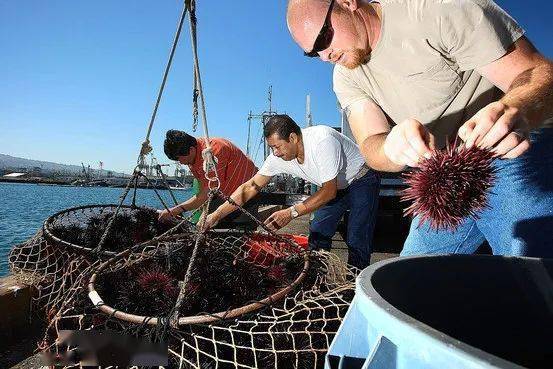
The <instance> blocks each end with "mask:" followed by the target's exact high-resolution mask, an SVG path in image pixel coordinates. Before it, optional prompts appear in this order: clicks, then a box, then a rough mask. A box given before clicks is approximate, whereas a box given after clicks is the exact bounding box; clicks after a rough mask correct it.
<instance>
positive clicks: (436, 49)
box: [334, 0, 524, 147]
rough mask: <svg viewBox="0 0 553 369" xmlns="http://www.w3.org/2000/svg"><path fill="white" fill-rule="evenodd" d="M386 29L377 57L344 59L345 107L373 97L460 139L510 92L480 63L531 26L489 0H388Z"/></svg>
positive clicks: (341, 91) (338, 85) (442, 136)
mask: <svg viewBox="0 0 553 369" xmlns="http://www.w3.org/2000/svg"><path fill="white" fill-rule="evenodd" d="M380 4H381V5H382V28H381V35H380V40H379V41H378V44H377V45H376V47H375V49H374V50H373V52H372V54H371V57H370V60H369V61H368V62H367V63H365V64H364V65H362V66H359V67H357V68H356V69H354V70H349V69H347V68H345V67H343V66H339V65H336V66H335V68H334V91H335V93H336V95H337V96H338V99H339V101H340V105H341V106H342V108H347V107H348V106H349V105H351V104H353V103H355V102H357V101H362V100H372V101H373V102H374V103H376V104H377V105H378V106H380V107H381V108H382V110H383V111H384V112H385V113H386V114H387V115H388V117H389V119H391V122H390V123H391V124H397V123H400V122H401V121H403V120H405V119H407V118H415V119H417V120H419V121H420V122H421V123H423V124H425V125H427V127H428V128H429V129H430V131H431V132H432V133H433V134H434V135H436V139H437V146H438V147H442V146H443V145H444V144H445V142H446V139H447V138H448V137H449V138H453V137H454V136H455V135H456V134H457V130H458V128H459V127H460V126H461V125H462V124H463V123H464V122H465V121H466V120H468V119H469V118H470V117H472V116H473V115H474V114H475V113H476V112H477V111H478V110H480V109H481V108H483V107H484V106H486V105H487V104H489V103H491V102H493V101H497V100H498V99H500V98H501V96H502V92H501V91H500V90H499V89H497V88H496V87H495V86H494V85H493V84H492V83H491V82H489V81H488V80H486V79H485V78H483V77H482V76H481V75H480V74H478V72H477V71H476V70H475V69H476V68H478V67H481V66H485V65H487V64H489V63H491V62H493V61H495V60H497V59H499V58H501V57H502V56H503V55H505V54H506V52H507V50H508V48H509V47H510V46H511V45H512V44H513V43H514V42H515V41H516V40H517V39H518V38H520V37H521V36H522V35H523V34H524V30H523V29H522V28H520V27H519V26H518V24H517V23H516V22H515V21H514V20H513V19H512V18H511V17H510V16H509V15H508V14H507V13H506V12H505V11H503V10H502V9H501V8H500V7H499V6H497V5H496V4H495V3H494V2H492V1H489V0H381V1H380Z"/></svg>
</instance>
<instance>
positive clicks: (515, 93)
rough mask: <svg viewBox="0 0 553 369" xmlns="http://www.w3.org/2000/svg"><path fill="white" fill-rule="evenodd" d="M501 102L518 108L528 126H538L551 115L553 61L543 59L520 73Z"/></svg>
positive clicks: (552, 103)
mask: <svg viewBox="0 0 553 369" xmlns="http://www.w3.org/2000/svg"><path fill="white" fill-rule="evenodd" d="M501 102H502V103H504V104H505V105H507V106H509V107H512V108H516V109H519V110H520V112H521V113H522V114H523V116H524V117H525V118H526V119H527V121H528V125H529V126H530V128H532V129H533V128H539V127H540V125H541V124H542V123H543V122H544V121H545V120H547V119H550V118H552V117H553V63H551V62H549V61H544V62H543V63H541V64H539V65H538V66H536V67H534V68H531V69H528V70H526V71H524V72H522V73H520V74H519V75H518V76H517V77H516V78H515V80H514V81H513V83H511V86H510V87H509V90H508V91H507V93H506V94H505V96H503V98H502V99H501Z"/></svg>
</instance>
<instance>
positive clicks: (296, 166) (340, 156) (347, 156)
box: [258, 126, 365, 190]
mask: <svg viewBox="0 0 553 369" xmlns="http://www.w3.org/2000/svg"><path fill="white" fill-rule="evenodd" d="M301 132H302V139H303V148H304V152H305V153H304V154H305V155H304V162H303V164H300V163H298V160H297V159H293V160H290V161H285V160H283V159H281V158H278V157H276V156H274V155H273V154H271V155H269V156H268V157H267V159H266V160H265V162H264V163H263V165H262V166H261V169H260V170H259V172H258V173H259V174H261V175H263V176H267V177H272V176H275V175H277V174H291V175H293V176H295V177H300V178H303V179H304V180H306V181H308V182H311V183H314V184H316V185H317V186H322V184H323V183H325V182H328V181H331V180H333V179H334V178H337V179H338V189H340V190H341V189H344V188H346V187H348V186H349V184H350V183H351V182H352V181H353V180H354V179H355V176H356V175H357V173H359V170H360V169H361V167H362V166H363V165H364V164H365V160H364V159H363V157H362V156H361V153H360V152H359V147H358V146H357V145H356V144H355V143H354V142H353V141H352V140H350V139H349V138H347V137H346V136H344V135H343V134H341V133H339V132H337V131H336V130H334V129H333V128H331V127H328V126H313V127H309V128H304V129H302V130H301Z"/></svg>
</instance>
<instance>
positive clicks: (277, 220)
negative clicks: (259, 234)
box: [265, 208, 292, 231]
mask: <svg viewBox="0 0 553 369" xmlns="http://www.w3.org/2000/svg"><path fill="white" fill-rule="evenodd" d="M291 220H292V214H291V213H290V209H289V208H288V209H283V210H279V211H275V212H274V213H273V214H271V216H270V217H268V218H267V220H265V225H266V226H267V228H269V229H270V230H271V231H276V230H278V229H280V228H282V227H284V226H285V225H286V224H288V223H290V221H291Z"/></svg>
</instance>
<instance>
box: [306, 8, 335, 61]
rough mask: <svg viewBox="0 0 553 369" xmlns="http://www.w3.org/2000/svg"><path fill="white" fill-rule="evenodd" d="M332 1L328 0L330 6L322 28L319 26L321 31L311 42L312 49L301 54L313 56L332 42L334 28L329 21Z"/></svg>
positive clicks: (317, 54)
mask: <svg viewBox="0 0 553 369" xmlns="http://www.w3.org/2000/svg"><path fill="white" fill-rule="evenodd" d="M334 1H335V0H332V1H331V2H330V6H329V7H328V12H327V13H326V17H325V22H324V24H323V28H321V31H320V32H319V34H318V35H317V38H316V39H315V43H314V44H313V49H312V50H311V51H309V52H304V53H303V55H305V56H307V57H310V58H315V57H317V56H319V52H321V51H323V50H325V49H327V48H328V47H329V46H330V44H331V43H332V38H333V37H334V28H332V24H331V23H330V18H331V15H332V8H334Z"/></svg>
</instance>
